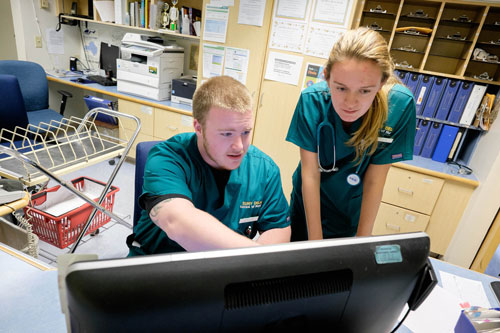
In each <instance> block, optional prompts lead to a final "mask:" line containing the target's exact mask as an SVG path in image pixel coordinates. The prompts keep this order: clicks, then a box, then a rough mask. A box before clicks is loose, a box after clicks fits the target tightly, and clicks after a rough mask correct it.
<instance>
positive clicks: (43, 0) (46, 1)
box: [40, 0, 49, 8]
mask: <svg viewBox="0 0 500 333" xmlns="http://www.w3.org/2000/svg"><path fill="white" fill-rule="evenodd" d="M40 8H49V0H40Z"/></svg>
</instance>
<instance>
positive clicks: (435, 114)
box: [396, 70, 487, 125]
mask: <svg viewBox="0 0 500 333" xmlns="http://www.w3.org/2000/svg"><path fill="white" fill-rule="evenodd" d="M396 75H397V76H398V77H399V78H400V80H401V81H402V82H403V83H404V84H405V85H406V86H407V87H408V89H410V91H411V92H412V93H413V96H415V102H416V111H417V116H423V117H427V118H435V119H438V120H446V121H449V122H453V123H457V124H462V125H471V124H472V122H473V121H474V117H475V116H476V111H477V109H478V107H479V105H480V104H481V101H482V99H483V96H484V94H485V93H486V88H487V85H483V84H476V83H474V82H468V81H462V80H454V79H448V78H444V77H439V76H433V75H426V74H418V73H411V72H404V71H399V70H397V71H396Z"/></svg>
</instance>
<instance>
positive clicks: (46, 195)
mask: <svg viewBox="0 0 500 333" xmlns="http://www.w3.org/2000/svg"><path fill="white" fill-rule="evenodd" d="M71 183H72V184H73V186H74V187H75V188H76V189H77V190H79V191H81V192H83V193H84V194H86V195H87V196H89V197H92V198H94V200H95V201H97V199H98V197H99V196H100V194H101V193H102V190H103V189H104V187H105V185H106V184H105V183H104V182H101V181H98V180H95V179H92V178H89V177H79V178H76V179H73V180H72V181H71ZM60 187H61V186H60V185H58V186H54V187H51V188H49V189H46V190H43V191H41V192H38V193H36V194H34V195H33V196H32V197H31V203H30V204H29V205H28V206H26V207H25V208H24V213H25V215H26V216H27V217H28V218H29V220H30V222H31V224H32V225H33V232H34V233H35V234H36V235H38V237H39V238H40V240H43V241H44V242H47V243H50V244H52V245H54V246H57V247H58V248H60V249H63V248H65V247H67V246H69V245H71V244H73V243H74V242H75V241H76V240H77V238H78V235H79V234H80V233H81V231H82V230H83V227H84V226H85V223H86V222H87V220H88V218H89V216H90V213H91V212H92V210H93V207H92V206H91V205H90V204H88V203H86V202H85V201H83V200H82V199H79V198H77V197H76V196H74V195H72V194H71V193H67V192H69V191H59V189H60ZM99 190H100V191H99ZM118 191H119V188H118V187H116V186H111V187H110V189H109V190H108V193H106V197H105V198H104V200H103V202H102V204H101V205H102V206H103V207H104V208H105V209H107V210H109V211H111V212H112V211H113V205H114V202H115V194H116V192H118ZM109 221H110V217H108V216H107V215H105V214H103V213H102V212H97V213H96V215H95V216H94V218H93V219H92V222H91V223H90V225H89V228H88V229H87V232H86V235H88V234H90V233H92V232H95V231H96V230H97V229H99V228H100V227H102V226H103V225H105V224H106V223H108V222H109Z"/></svg>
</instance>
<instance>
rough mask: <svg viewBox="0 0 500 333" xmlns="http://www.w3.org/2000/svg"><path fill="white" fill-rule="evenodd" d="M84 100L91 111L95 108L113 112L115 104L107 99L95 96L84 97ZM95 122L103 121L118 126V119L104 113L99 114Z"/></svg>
mask: <svg viewBox="0 0 500 333" xmlns="http://www.w3.org/2000/svg"><path fill="white" fill-rule="evenodd" d="M83 100H84V101H85V104H87V107H88V108H89V110H92V109H95V108H105V109H110V110H113V102H111V101H109V100H107V99H102V98H99V97H95V96H83ZM95 120H99V121H102V122H103V123H107V124H111V125H118V119H117V118H116V117H113V116H110V115H107V114H104V113H97V115H96V118H95Z"/></svg>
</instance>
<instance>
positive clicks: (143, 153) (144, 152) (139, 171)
mask: <svg viewBox="0 0 500 333" xmlns="http://www.w3.org/2000/svg"><path fill="white" fill-rule="evenodd" d="M159 142H161V141H144V142H139V143H138V144H137V146H136V148H135V189H134V220H133V222H134V223H133V224H134V227H135V225H136V224H137V221H139V218H140V217H141V210H142V209H141V207H140V206H139V196H140V195H141V194H142V184H143V183H144V167H145V165H146V160H147V159H148V154H149V151H150V150H151V148H153V146H154V145H156V144H157V143H159Z"/></svg>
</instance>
